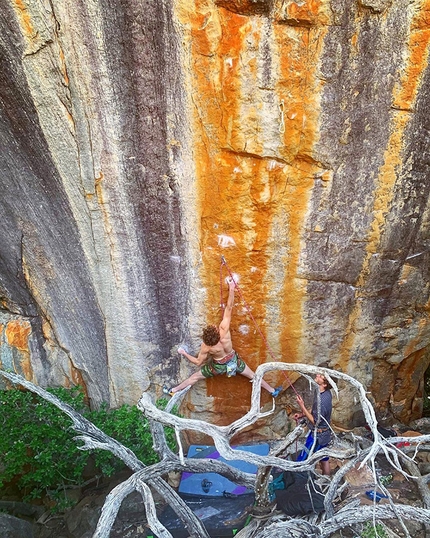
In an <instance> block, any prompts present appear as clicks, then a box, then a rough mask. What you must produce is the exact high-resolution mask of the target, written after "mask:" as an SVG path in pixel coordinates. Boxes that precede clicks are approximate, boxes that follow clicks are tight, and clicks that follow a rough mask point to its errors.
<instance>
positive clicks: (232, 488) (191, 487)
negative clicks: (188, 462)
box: [178, 443, 269, 497]
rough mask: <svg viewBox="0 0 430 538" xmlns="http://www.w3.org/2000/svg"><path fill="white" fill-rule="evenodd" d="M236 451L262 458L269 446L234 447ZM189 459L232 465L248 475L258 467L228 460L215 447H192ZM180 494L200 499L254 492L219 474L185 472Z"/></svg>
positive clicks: (180, 485) (188, 455) (264, 444)
mask: <svg viewBox="0 0 430 538" xmlns="http://www.w3.org/2000/svg"><path fill="white" fill-rule="evenodd" d="M232 448H233V449H234V450H243V451H244V452H252V453H253V454H258V455H260V456H267V455H268V453H269V445H268V444H267V443H263V444H259V445H239V446H234V447H232ZM187 457H188V458H199V459H201V458H206V459H208V458H210V459H214V460H219V461H223V462H225V463H227V464H228V465H231V466H232V467H234V468H236V469H239V470H240V471H244V472H246V473H253V474H255V473H256V472H257V467H256V466H255V465H252V464H250V463H247V462H245V461H242V460H226V459H224V458H222V457H221V456H220V455H219V452H218V451H217V450H216V449H215V447H214V446H208V445H191V446H190V448H189V450H188V454H187ZM178 491H179V493H181V494H187V495H198V496H199V497H222V496H225V495H226V494H227V495H243V494H246V493H252V490H250V489H248V488H246V487H245V486H238V485H237V484H235V483H234V482H231V481H230V480H228V479H227V478H224V477H223V476H222V475H220V474H217V473H188V472H183V473H182V478H181V482H180V484H179V488H178Z"/></svg>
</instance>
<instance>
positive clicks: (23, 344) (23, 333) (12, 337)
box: [5, 320, 31, 352]
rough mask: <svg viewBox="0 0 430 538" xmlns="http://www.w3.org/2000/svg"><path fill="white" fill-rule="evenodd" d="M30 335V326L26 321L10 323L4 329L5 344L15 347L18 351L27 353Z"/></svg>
mask: <svg viewBox="0 0 430 538" xmlns="http://www.w3.org/2000/svg"><path fill="white" fill-rule="evenodd" d="M30 333H31V325H30V323H29V322H28V321H20V320H15V321H10V322H9V323H8V324H7V327H6V331H5V334H6V339H7V343H8V344H9V345H10V346H11V347H16V348H17V349H19V351H26V352H28V351H29V347H28V337H29V336H30Z"/></svg>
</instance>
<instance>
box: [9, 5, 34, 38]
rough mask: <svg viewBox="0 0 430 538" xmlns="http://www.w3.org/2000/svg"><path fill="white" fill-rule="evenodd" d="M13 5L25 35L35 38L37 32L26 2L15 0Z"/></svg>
mask: <svg viewBox="0 0 430 538" xmlns="http://www.w3.org/2000/svg"><path fill="white" fill-rule="evenodd" d="M13 7H14V9H15V12H16V14H17V17H18V21H19V23H20V26H21V28H22V30H23V34H24V36H26V37H27V38H28V39H32V38H34V36H35V34H36V32H35V30H34V27H33V24H32V22H31V17H30V14H29V12H28V8H27V6H26V4H25V2H23V0H13Z"/></svg>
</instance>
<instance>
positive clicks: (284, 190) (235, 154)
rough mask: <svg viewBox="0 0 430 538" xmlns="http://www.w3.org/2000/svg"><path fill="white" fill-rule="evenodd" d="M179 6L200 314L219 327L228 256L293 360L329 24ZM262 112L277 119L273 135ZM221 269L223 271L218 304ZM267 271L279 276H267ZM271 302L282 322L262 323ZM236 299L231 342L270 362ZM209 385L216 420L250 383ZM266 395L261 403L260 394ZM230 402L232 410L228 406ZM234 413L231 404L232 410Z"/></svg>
mask: <svg viewBox="0 0 430 538" xmlns="http://www.w3.org/2000/svg"><path fill="white" fill-rule="evenodd" d="M321 5H322V4H321V3H320V2H317V1H310V2H307V4H306V6H307V7H306V9H307V12H308V15H309V13H313V17H314V19H316V18H318V16H319V15H320V13H321V9H320V6H321ZM175 9H176V16H177V17H178V20H179V21H180V22H181V24H182V28H183V30H184V35H183V42H184V43H186V44H187V45H188V48H187V52H188V56H187V57H186V58H185V61H186V62H187V63H188V64H189V67H188V68H186V75H187V76H188V83H189V84H190V86H191V88H190V90H189V93H190V95H191V100H190V106H191V107H192V112H193V118H194V125H193V133H194V140H193V151H194V164H195V170H196V177H197V187H198V199H199V202H200V215H201V227H200V237H201V246H200V248H201V253H202V271H201V280H202V282H203V286H204V287H205V289H206V294H207V300H206V321H207V322H208V323H219V322H220V321H221V318H222V315H223V311H222V309H221V308H220V307H219V305H220V259H221V255H224V256H225V258H226V260H227V263H228V265H229V267H230V269H231V271H232V272H233V273H237V274H238V276H239V286H240V289H241V291H242V294H243V296H244V299H245V301H246V303H247V304H248V305H249V307H250V308H251V310H252V315H253V317H254V318H255V320H256V321H257V323H258V326H259V328H260V329H261V331H262V332H263V335H264V337H265V338H267V339H268V340H270V341H269V345H270V346H273V349H274V352H275V354H276V356H277V358H278V359H280V360H284V361H287V360H288V361H294V360H297V359H298V358H301V357H300V353H299V347H300V340H301V338H303V327H302V309H303V304H304V300H305V283H304V281H303V280H302V279H300V278H297V273H298V264H299V253H300V241H301V237H302V234H303V226H304V222H305V217H306V213H307V210H308V202H309V198H310V195H311V191H312V188H313V185H314V174H315V172H317V171H319V172H321V168H320V167H319V166H318V164H317V163H315V162H314V160H313V159H312V152H313V146H314V144H315V142H316V140H317V136H318V135H317V133H318V128H319V126H318V121H319V95H320V91H321V85H322V84H323V83H322V82H321V80H320V79H318V77H317V66H318V61H319V56H320V53H321V47H322V45H323V39H322V38H323V37H324V35H325V33H326V31H327V29H326V28H309V27H306V28H304V27H294V28H292V27H291V26H288V25H285V24H275V23H273V22H272V25H271V27H270V29H268V26H267V19H266V18H264V17H249V16H243V15H238V14H236V13H232V12H230V11H228V10H225V9H223V8H220V7H217V6H215V3H214V2H211V1H209V0H197V1H196V2H193V5H190V3H189V2H186V1H185V0H183V1H178V2H177V3H175ZM263 51H267V52H264V53H263ZM272 96H273V98H272ZM268 97H271V98H272V101H271V103H274V104H270V101H269V100H268ZM264 107H266V108H264ZM266 111H267V113H268V114H271V115H272V117H273V118H274V121H278V124H276V123H275V129H274V130H270V132H269V130H268V128H267V115H266ZM272 131H274V132H272ZM281 218H282V219H283V220H284V221H285V220H287V225H286V228H287V229H288V237H287V238H286V237H277V236H276V230H275V231H274V229H273V223H274V221H279V220H280V219H281ZM278 240H279V241H282V242H283V243H284V244H286V245H287V249H288V256H287V258H286V260H285V266H284V267H283V269H282V271H281V272H280V274H278V275H274V274H272V273H271V261H272V257H273V256H274V255H275V254H276V251H277V246H276V245H277V241H278ZM227 276H228V273H227V270H226V268H225V267H224V268H223V272H222V290H223V302H225V300H226V298H227V286H226V284H225V282H224V279H225V277H227ZM275 278H278V279H279V278H282V280H281V282H280V283H275V282H274V279H275ZM275 288H276V289H277V290H278V292H277V293H276V292H274V289H275ZM284 297H285V299H284ZM271 301H272V303H274V302H276V305H275V307H276V309H277V311H278V312H279V316H278V317H279V318H280V321H278V327H275V328H272V327H269V326H268V321H267V320H268V314H267V308H268V305H269V303H270V302H271ZM235 303H236V304H235V308H234V311H233V320H232V337H233V344H234V348H235V349H236V350H237V351H238V352H239V353H240V354H241V356H242V357H243V359H244V360H245V361H246V362H247V363H248V365H249V366H250V367H251V368H252V369H254V370H255V368H256V367H257V366H258V365H259V364H261V363H264V362H266V361H268V360H270V361H271V360H273V359H272V357H271V356H270V353H269V352H268V349H267V348H266V345H265V342H264V340H263V339H262V338H261V336H260V335H259V333H258V331H256V329H255V326H254V325H253V322H252V319H251V318H250V316H249V314H248V313H247V311H246V308H245V305H244V304H243V303H241V301H240V296H239V294H238V293H236V297H235ZM269 336H270V338H268V337H269ZM276 379H277V380H278V383H279V382H280V381H283V382H284V385H285V387H287V386H288V382H286V381H285V379H284V377H283V376H282V374H274V375H273V376H270V375H268V376H267V381H269V382H270V383H271V384H272V385H274V382H275V380H276ZM206 383H207V391H208V393H209V394H210V395H216V398H215V404H214V406H213V408H212V409H211V411H213V412H214V413H218V411H217V409H218V404H219V406H221V405H222V406H223V407H222V408H221V407H219V416H220V417H221V416H223V414H228V417H226V421H227V422H229V421H230V420H232V419H234V418H235V417H234V416H233V415H232V414H233V413H234V409H235V408H238V407H239V406H237V402H242V403H243V405H246V404H247V402H248V400H249V395H250V392H251V384H249V383H247V382H246V381H245V380H244V379H243V377H241V376H238V377H237V378H235V379H234V378H232V379H229V380H228V381H227V380H225V379H212V380H208V381H207V382H206ZM262 394H263V398H267V399H268V398H269V396H268V394H267V392H265V391H264V390H263V391H262ZM218 398H219V399H218ZM232 400H234V404H235V405H230V403H229V402H231V401H232ZM226 409H228V412H226ZM241 413H242V409H238V416H240V415H241ZM217 420H218V419H217Z"/></svg>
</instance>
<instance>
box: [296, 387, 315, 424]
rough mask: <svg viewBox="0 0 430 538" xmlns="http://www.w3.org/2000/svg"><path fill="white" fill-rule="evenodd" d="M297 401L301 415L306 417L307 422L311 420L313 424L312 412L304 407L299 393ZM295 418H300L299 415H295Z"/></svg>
mask: <svg viewBox="0 0 430 538" xmlns="http://www.w3.org/2000/svg"><path fill="white" fill-rule="evenodd" d="M297 403H298V404H299V406H300V409H301V410H302V413H303V415H302V416H304V417H306V418H307V419H308V420H309V422H311V423H312V424H315V419H314V417H313V415H312V413H311V412H310V411H309V410H308V409H306V406H305V403H304V401H303V398H302V397H301V396H300V395H299V394H297ZM297 415H298V413H297ZM297 418H300V417H297Z"/></svg>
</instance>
